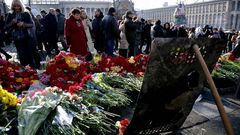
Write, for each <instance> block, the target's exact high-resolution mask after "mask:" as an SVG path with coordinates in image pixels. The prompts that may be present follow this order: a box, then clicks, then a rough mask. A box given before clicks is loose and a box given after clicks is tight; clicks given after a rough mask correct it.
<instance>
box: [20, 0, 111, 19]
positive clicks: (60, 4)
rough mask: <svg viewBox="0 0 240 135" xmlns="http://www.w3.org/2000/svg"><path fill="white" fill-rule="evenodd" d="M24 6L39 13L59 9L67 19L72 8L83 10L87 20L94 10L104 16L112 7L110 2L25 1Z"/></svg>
mask: <svg viewBox="0 0 240 135" xmlns="http://www.w3.org/2000/svg"><path fill="white" fill-rule="evenodd" d="M24 4H26V5H30V6H31V7H32V9H34V10H35V11H38V13H40V11H41V10H46V11H47V12H48V10H49V8H59V9H60V10H61V11H62V13H63V14H64V15H65V16H66V17H68V16H69V14H70V13H71V10H72V9H73V8H77V7H83V8H85V10H86V12H87V15H88V16H89V18H94V15H95V10H96V9H97V8H99V9H101V10H102V12H103V13H104V14H106V13H107V12H108V9H109V8H110V7H112V6H113V3H112V1H110V0H30V1H29V0H25V1H24Z"/></svg>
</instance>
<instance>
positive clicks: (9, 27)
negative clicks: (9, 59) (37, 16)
mask: <svg viewBox="0 0 240 135" xmlns="http://www.w3.org/2000/svg"><path fill="white" fill-rule="evenodd" d="M13 19H17V21H18V22H19V21H22V22H24V25H25V27H24V28H23V31H24V32H25V34H26V35H27V36H30V35H29V33H28V32H29V31H28V29H29V28H32V27H33V20H32V18H31V16H30V14H29V13H28V12H23V13H20V14H18V15H17V14H16V13H15V12H13V13H9V14H8V15H7V18H6V25H5V29H6V32H8V33H12V32H13V30H18V29H20V28H19V27H17V24H16V23H15V24H14V23H12V20H13Z"/></svg>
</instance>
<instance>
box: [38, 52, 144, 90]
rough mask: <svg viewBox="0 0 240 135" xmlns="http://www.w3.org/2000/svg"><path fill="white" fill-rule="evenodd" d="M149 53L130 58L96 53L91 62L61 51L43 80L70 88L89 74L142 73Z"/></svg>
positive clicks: (50, 64)
mask: <svg viewBox="0 0 240 135" xmlns="http://www.w3.org/2000/svg"><path fill="white" fill-rule="evenodd" d="M147 61H148V56H147V55H138V56H136V57H131V58H129V59H126V58H123V57H120V56H119V57H110V56H106V55H96V56H94V58H93V60H92V61H91V62H87V61H85V60H84V59H83V58H80V57H76V56H75V55H74V54H71V53H66V52H60V53H59V54H58V55H57V56H56V57H55V58H54V59H52V60H50V61H49V62H48V63H49V64H48V66H47V68H46V72H44V73H43V74H42V75H41V77H40V78H41V79H40V80H41V82H42V83H44V84H46V85H49V86H58V87H60V88H62V89H64V90H68V88H69V87H70V86H71V85H74V84H76V83H78V84H79V83H80V82H81V79H82V78H83V77H84V76H86V75H87V74H94V73H101V72H114V73H128V72H129V73H133V74H142V73H143V72H144V71H145V69H146V64H147Z"/></svg>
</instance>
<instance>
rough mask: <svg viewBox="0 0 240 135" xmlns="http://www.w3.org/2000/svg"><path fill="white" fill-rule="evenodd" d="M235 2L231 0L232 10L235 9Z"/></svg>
mask: <svg viewBox="0 0 240 135" xmlns="http://www.w3.org/2000/svg"><path fill="white" fill-rule="evenodd" d="M235 4H236V2H235V1H232V11H235Z"/></svg>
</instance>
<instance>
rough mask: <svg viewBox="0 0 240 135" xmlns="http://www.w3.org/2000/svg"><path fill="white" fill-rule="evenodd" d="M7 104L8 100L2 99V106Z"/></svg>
mask: <svg viewBox="0 0 240 135" xmlns="http://www.w3.org/2000/svg"><path fill="white" fill-rule="evenodd" d="M8 102H9V100H8V98H7V97H2V103H3V104H5V105H6V104H8Z"/></svg>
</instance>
